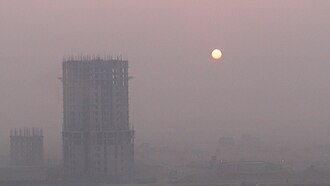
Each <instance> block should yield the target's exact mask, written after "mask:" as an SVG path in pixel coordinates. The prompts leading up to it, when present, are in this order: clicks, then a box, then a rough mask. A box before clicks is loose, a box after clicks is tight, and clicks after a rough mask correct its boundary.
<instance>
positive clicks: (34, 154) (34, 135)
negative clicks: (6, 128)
mask: <svg viewBox="0 0 330 186" xmlns="http://www.w3.org/2000/svg"><path fill="white" fill-rule="evenodd" d="M43 160H44V149H43V134H42V130H41V129H38V128H32V129H30V128H19V129H12V130H11V134H10V164H11V165H12V166H42V165H43Z"/></svg>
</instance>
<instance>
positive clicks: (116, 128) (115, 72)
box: [62, 56, 134, 183]
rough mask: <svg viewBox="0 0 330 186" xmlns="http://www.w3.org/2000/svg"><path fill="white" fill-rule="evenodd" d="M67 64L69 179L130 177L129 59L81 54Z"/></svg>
mask: <svg viewBox="0 0 330 186" xmlns="http://www.w3.org/2000/svg"><path fill="white" fill-rule="evenodd" d="M62 67H63V78H62V81H63V156H64V172H65V175H66V177H67V179H76V178H78V179H91V180H93V179H95V180H99V181H105V182H117V183H122V182H129V180H130V179H131V177H132V169H133V163H134V131H133V130H132V128H131V127H130V125H129V112H128V110H129V108H128V79H129V77H128V61H127V60H125V59H122V58H121V57H112V56H107V57H103V58H101V57H98V56H79V57H69V58H66V59H64V61H63V64H62Z"/></svg>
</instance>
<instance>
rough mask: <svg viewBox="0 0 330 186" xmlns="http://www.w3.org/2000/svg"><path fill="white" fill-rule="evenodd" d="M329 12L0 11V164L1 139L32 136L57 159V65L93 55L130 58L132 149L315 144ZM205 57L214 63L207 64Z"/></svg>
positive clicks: (17, 5)
mask: <svg viewBox="0 0 330 186" xmlns="http://www.w3.org/2000/svg"><path fill="white" fill-rule="evenodd" d="M329 9H330V1H327V0H324V1H321V0H318V1H312V0H310V1H308V0H299V1H298V0H296V1H294V0H291V1H287V0H273V1H270V0H268V1H263V0H260V1H252V0H251V1H235V0H227V1H220V0H219V1H218V0H215V1H204V0H201V1H192V0H191V1H190V0H172V1H167V0H166V1H165V0H164V1H153V0H149V1H108V0H95V1H94V0H89V1H87V0H76V1H74V0H56V1H51V0H29V1H21V0H0V63H1V68H0V85H1V87H2V88H1V91H0V100H1V104H0V124H1V125H0V140H1V144H0V150H1V151H0V152H1V154H4V153H6V151H7V150H8V143H9V142H8V134H9V132H8V131H9V129H10V128H11V127H19V126H24V127H29V126H41V127H43V128H44V131H45V135H47V137H46V145H47V147H46V151H47V152H48V153H52V154H53V153H54V152H56V153H57V154H60V153H59V151H58V149H60V147H61V140H60V139H61V125H62V114H61V113H62V95H61V94H62V87H61V83H60V81H59V80H58V79H57V78H58V77H60V76H61V60H62V57H63V56H64V55H71V54H74V55H77V54H93V53H96V54H124V55H127V56H128V58H129V63H130V69H129V72H130V74H131V75H132V76H134V79H133V80H131V82H130V121H131V122H132V123H133V124H134V126H135V129H136V130H137V140H140V141H149V142H151V141H153V142H157V143H167V142H169V143H170V142H171V140H172V142H173V141H174V140H175V141H178V140H180V142H178V143H183V144H184V143H186V142H190V143H194V144H195V143H196V145H203V143H206V142H209V141H214V140H217V138H218V137H219V136H220V135H239V134H240V133H242V132H248V133H249V132H252V133H256V134H258V135H261V136H262V135H264V136H270V137H272V135H273V136H274V137H278V136H286V135H294V136H295V137H297V138H303V139H311V140H314V139H318V140H324V139H323V138H322V137H324V136H326V135H329V134H330V130H329V129H330V128H329V123H330V118H329V111H330V84H329V79H330V75H329V74H330V64H329V59H330V53H329V50H330V38H329V33H330V11H329ZM215 47H219V48H221V49H222V50H223V58H222V59H221V63H212V62H211V59H210V52H211V49H212V48H215ZM184 135H186V136H188V137H189V138H188V139H189V140H183V138H181V137H182V136H184ZM272 139H275V138H272Z"/></svg>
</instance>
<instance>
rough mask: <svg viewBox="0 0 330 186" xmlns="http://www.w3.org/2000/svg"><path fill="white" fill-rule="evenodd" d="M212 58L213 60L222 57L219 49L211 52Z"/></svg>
mask: <svg viewBox="0 0 330 186" xmlns="http://www.w3.org/2000/svg"><path fill="white" fill-rule="evenodd" d="M211 55H212V58H213V59H220V58H221V56H222V52H221V50H220V49H217V48H216V49H214V50H213V51H212V54H211Z"/></svg>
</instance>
